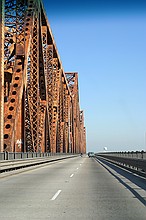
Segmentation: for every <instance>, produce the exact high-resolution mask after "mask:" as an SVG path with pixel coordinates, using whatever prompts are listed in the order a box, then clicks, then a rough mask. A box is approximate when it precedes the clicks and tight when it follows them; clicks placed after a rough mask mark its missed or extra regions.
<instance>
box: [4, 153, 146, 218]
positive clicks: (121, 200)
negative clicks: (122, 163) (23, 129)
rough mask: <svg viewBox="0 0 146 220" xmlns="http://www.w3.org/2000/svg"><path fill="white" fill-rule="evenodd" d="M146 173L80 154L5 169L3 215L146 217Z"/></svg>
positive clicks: (25, 216) (10, 216)
mask: <svg viewBox="0 0 146 220" xmlns="http://www.w3.org/2000/svg"><path fill="white" fill-rule="evenodd" d="M145 200H146V179H144V178H139V177H137V176H136V175H133V174H131V173H129V172H126V171H124V170H121V169H120V168H117V167H116V166H113V165H110V164H109V163H104V162H103V161H101V160H100V161H99V160H95V159H94V158H88V157H87V156H84V157H76V158H71V159H66V160H63V161H60V162H55V163H51V164H49V165H45V166H43V167H39V168H37V169H27V170H25V171H24V172H21V171H16V172H15V171H13V172H11V173H9V174H0V219H2V220H5V219H6V220H9V219H11V220H34V219H38V220H41V219H43V220H47V219H50V220H53V219H58V220H78V219H82V220H86V219H87V220H90V219H95V220H145V219H146V203H145Z"/></svg>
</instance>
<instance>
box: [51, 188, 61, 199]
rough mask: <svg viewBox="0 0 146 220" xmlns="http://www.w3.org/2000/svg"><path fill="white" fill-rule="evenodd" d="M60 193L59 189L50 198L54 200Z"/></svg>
mask: <svg viewBox="0 0 146 220" xmlns="http://www.w3.org/2000/svg"><path fill="white" fill-rule="evenodd" d="M60 193H61V190H58V191H57V193H55V195H54V196H53V197H52V199H51V200H55V199H56V198H57V196H59V194H60Z"/></svg>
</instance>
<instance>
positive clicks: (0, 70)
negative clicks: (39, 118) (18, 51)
mask: <svg viewBox="0 0 146 220" xmlns="http://www.w3.org/2000/svg"><path fill="white" fill-rule="evenodd" d="M3 61H4V0H2V1H0V152H3V133H4V132H3V129H4V128H3V126H4V62H3Z"/></svg>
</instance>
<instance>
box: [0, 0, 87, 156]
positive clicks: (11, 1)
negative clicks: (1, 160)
mask: <svg viewBox="0 0 146 220" xmlns="http://www.w3.org/2000/svg"><path fill="white" fill-rule="evenodd" d="M3 151H8V152H26V151H27V152H52V153H56V152H59V153H62V152H63V153H80V152H82V153H85V152H86V131H85V127H84V115H83V111H80V106H79V89H78V73H76V72H73V73H72V72H71V73H65V72H64V70H63V67H62V63H61V60H60V57H59V54H58V51H57V47H56V44H55V41H54V38H53V35H52V32H51V28H50V25H49V22H48V19H47V17H46V14H45V10H44V7H43V3H42V0H1V1H0V152H3Z"/></svg>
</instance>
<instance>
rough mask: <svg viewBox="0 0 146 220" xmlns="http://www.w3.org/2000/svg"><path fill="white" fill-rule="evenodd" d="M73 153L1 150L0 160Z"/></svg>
mask: <svg viewBox="0 0 146 220" xmlns="http://www.w3.org/2000/svg"><path fill="white" fill-rule="evenodd" d="M59 155H60V156H62V155H73V153H67V154H66V153H47V152H46V153H40V152H2V153H0V161H1V160H16V159H25V158H38V157H50V156H59Z"/></svg>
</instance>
